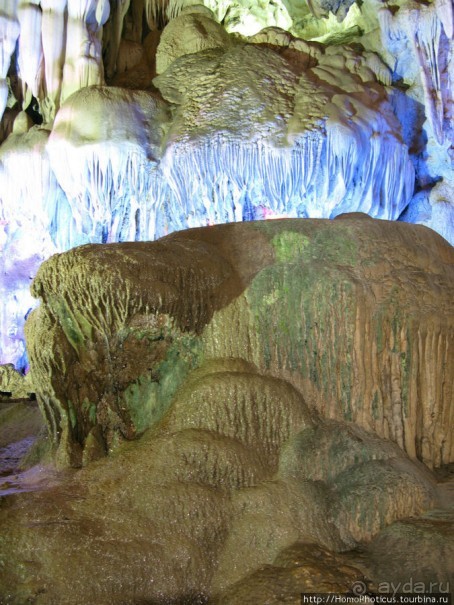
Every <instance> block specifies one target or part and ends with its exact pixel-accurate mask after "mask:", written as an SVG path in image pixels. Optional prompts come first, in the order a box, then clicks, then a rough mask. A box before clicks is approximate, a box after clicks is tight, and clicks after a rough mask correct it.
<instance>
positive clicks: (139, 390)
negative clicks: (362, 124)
mask: <svg viewBox="0 0 454 605" xmlns="http://www.w3.org/2000/svg"><path fill="white" fill-rule="evenodd" d="M453 260H454V259H453V249H452V247H450V246H449V245H448V244H447V243H446V242H445V241H444V240H443V239H442V238H441V237H439V236H438V235H436V234H434V233H433V232H431V231H430V230H428V229H425V228H423V227H416V226H410V225H403V224H398V223H393V224H387V223H385V222H383V221H375V220H373V219H370V218H367V217H366V218H364V217H363V216H361V215H353V216H346V217H342V218H339V219H336V220H335V221H325V220H316V221H314V220H279V221H269V222H264V223H263V222H262V223H254V222H251V223H242V224H230V225H223V226H213V227H209V228H203V229H194V230H189V231H186V232H180V233H175V234H172V235H170V236H168V237H166V238H163V239H162V240H159V241H157V242H154V243H135V244H116V245H109V246H103V245H95V246H93V245H89V246H84V247H81V248H77V249H75V250H73V251H71V252H68V253H65V254H62V255H59V256H55V257H53V258H52V259H50V260H49V261H48V262H46V263H45V264H44V265H43V266H42V267H41V269H40V271H39V273H38V276H37V278H36V279H35V281H34V284H33V293H34V294H35V295H36V296H39V297H40V298H41V305H40V307H39V308H38V309H37V310H36V311H34V312H33V313H32V315H31V316H30V318H29V320H28V323H27V336H28V343H29V351H30V359H31V367H32V379H33V381H34V385H35V387H36V392H37V397H38V402H39V405H40V407H41V410H42V412H43V415H44V417H45V418H46V422H47V425H48V429H49V435H50V439H51V441H52V443H53V447H54V452H55V457H56V461H57V464H58V465H59V467H60V468H62V467H65V470H61V473H62V475H61V478H60V480H59V482H57V484H55V478H54V477H53V482H54V483H53V486H51V487H48V488H47V490H44V491H41V492H39V491H38V492H33V493H28V494H17V495H15V496H9V497H8V499H5V500H3V502H2V508H1V509H0V521H1V523H2V526H3V527H4V531H2V538H1V540H0V559H1V560H2V561H3V574H2V577H3V579H2V580H0V594H2V591H3V593H4V594H6V595H7V598H8V599H9V600H6V601H5V602H6V603H11V604H16V603H23V602H26V600H27V599H29V598H33V599H34V602H35V603H37V604H40V605H41V604H43V605H44V604H46V605H48V604H50V603H59V605H63V604H68V605H69V604H71V605H72V604H76V603H78V604H79V603H90V604H92V605H107V604H109V605H115V604H120V603H128V604H129V603H130V604H131V605H132V604H138V603H204V602H213V603H215V602H219V603H232V604H233V603H251V604H252V603H257V605H259V604H260V605H262V604H263V603H265V602H270V603H278V602H282V601H280V600H279V599H280V598H284V596H285V598H286V599H287V601H286V602H295V603H297V602H298V599H299V595H300V593H301V592H304V591H306V592H311V591H312V592H313V591H317V590H322V591H330V590H331V591H341V592H346V591H348V590H351V589H352V587H353V585H354V583H355V582H362V583H363V584H361V586H367V585H368V583H369V579H370V580H371V581H372V582H374V583H375V584H374V585H375V586H376V585H377V582H379V581H380V579H381V578H383V576H380V573H381V572H382V571H383V570H385V571H383V573H385V574H387V573H389V572H388V568H386V563H384V562H383V557H381V556H380V553H382V552H383V549H384V548H386V545H387V544H390V543H392V544H393V545H394V546H393V550H394V551H395V552H397V551H398V549H399V544H400V542H399V540H400V539H401V537H402V536H403V538H402V539H403V540H404V543H405V544H407V543H408V544H409V546H408V548H413V550H414V549H415V544H416V539H415V538H411V539H410V538H409V537H408V535H407V534H408V532H407V534H406V533H405V525H403V526H402V527H403V528H404V529H400V526H399V523H401V522H402V521H401V520H405V519H407V518H409V517H418V516H420V515H424V514H426V512H427V511H430V510H431V509H434V508H436V507H437V506H441V505H443V506H445V507H446V502H445V501H442V500H443V498H442V494H441V492H440V489H439V487H438V485H437V482H436V480H435V476H434V475H433V474H432V473H431V472H430V471H429V470H428V468H427V466H429V467H431V466H439V465H440V464H442V463H447V462H449V461H452V459H453V451H452V448H453V441H452V438H453V435H452V420H451V417H450V414H452V399H451V398H452V390H450V389H452V381H450V379H449V377H450V376H451V377H452V375H453V343H452V338H453V313H452V296H453V294H454V293H453V284H454V280H453V271H454V265H453ZM421 461H423V462H425V463H426V465H427V466H426V465H424V464H423V463H422V462H421ZM71 465H72V466H73V467H77V466H79V467H80V466H83V468H81V469H79V470H74V469H71V468H69V467H70V466H71ZM430 523H432V525H433V527H434V529H433V535H434V536H435V538H436V534H437V532H438V533H440V531H441V532H443V527H444V525H443V524H441V525H440V524H438V525H437V518H436V517H434V520H432V521H431V522H430ZM427 526H428V523H424V522H421V524H420V527H421V528H424V527H426V530H425V532H423V533H424V535H423V534H422V533H421V532H420V533H421V535H423V541H424V544H425V548H426V549H427V544H428V543H430V535H432V534H431V533H430V531H432V530H428V529H427ZM393 528H395V529H394V530H393ZM440 528H441V529H440ZM383 532H387V533H383ZM410 533H411V532H410ZM382 535H383V537H382V538H381V536H382ZM405 536H407V538H406V537H405ZM428 536H429V537H428ZM405 540H407V541H406V542H405ZM410 542H411V544H410ZM368 543H370V547H367V548H369V551H368V554H367V557H368V563H367V565H366V564H365V563H364V560H363V559H361V557H359V556H358V557H356V558H355V556H352V555H351V554H350V555H346V554H343V553H345V552H346V551H349V550H351V549H354V548H357V547H359V546H361V545H362V546H361V547H362V548H365V546H364V545H367V544H368ZM433 544H434V548H435V550H436V549H437V548H439V546H438V545H440V544H441V546H440V548H447V546H446V544H445V542H443V541H441V542H440V541H439V540H438V541H437V539H434V543H433ZM437 552H438V551H437ZM440 552H441V550H440ZM443 552H444V551H443ZM393 556H394V555H393ZM374 557H375V558H374ZM392 560H393V559H392V558H391V559H390V561H392ZM394 561H395V559H394ZM424 561H425V560H424ZM380 566H381V567H380ZM388 567H389V565H388ZM394 568H395V569H399V564H397V565H396V564H395V565H394ZM377 570H378V571H377ZM451 572H452V570H450V568H449V564H447V565H446V568H443V569H442V571H441V575H442V576H443V577H442V580H444V579H446V577H447V576H449V574H450V573H451ZM424 573H425V574H426V575H425V576H424V578H432V577H434V578H436V579H437V578H438V579H439V576H437V573H438V572H437V570H436V563H434V556H433V555H431V556H428V557H427V565H426V568H425V572H424ZM365 575H367V577H368V579H367V578H366V579H365ZM384 577H385V578H386V577H387V576H386V575H385V576H384ZM393 577H394V578H395V577H396V575H394V576H393ZM5 598H6V597H5ZM21 599H22V600H21ZM292 599H293V600H292Z"/></svg>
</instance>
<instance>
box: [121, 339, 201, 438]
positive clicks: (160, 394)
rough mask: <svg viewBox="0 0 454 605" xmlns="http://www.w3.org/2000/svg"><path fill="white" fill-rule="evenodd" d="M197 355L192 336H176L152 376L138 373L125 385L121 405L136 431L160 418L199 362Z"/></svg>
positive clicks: (198, 352) (195, 340)
mask: <svg viewBox="0 0 454 605" xmlns="http://www.w3.org/2000/svg"><path fill="white" fill-rule="evenodd" d="M200 355H201V353H200V345H199V344H198V342H197V338H196V337H195V336H191V335H183V336H180V337H179V338H177V339H175V341H174V343H173V344H172V345H171V346H170V347H169V349H168V350H167V354H166V356H165V358H164V359H163V360H162V361H161V362H160V363H159V364H157V366H156V368H154V369H153V375H142V376H139V377H138V378H137V380H136V381H135V382H133V383H131V384H130V385H129V386H128V387H127V389H126V390H125V391H124V393H123V405H124V407H125V408H126V410H127V412H128V413H129V416H130V418H131V422H132V423H133V425H134V427H135V429H136V432H137V433H138V434H140V433H143V431H145V430H146V429H147V428H150V427H151V426H153V425H154V424H156V422H158V421H159V420H160V419H161V418H162V417H163V415H164V413H165V412H166V411H167V409H168V408H169V406H170V404H171V402H172V399H173V397H174V395H175V393H176V391H177V390H178V388H179V387H180V386H181V385H182V384H183V382H184V381H185V378H186V376H187V374H188V373H189V372H190V371H191V370H193V369H194V368H195V367H197V366H198V365H199V363H200Z"/></svg>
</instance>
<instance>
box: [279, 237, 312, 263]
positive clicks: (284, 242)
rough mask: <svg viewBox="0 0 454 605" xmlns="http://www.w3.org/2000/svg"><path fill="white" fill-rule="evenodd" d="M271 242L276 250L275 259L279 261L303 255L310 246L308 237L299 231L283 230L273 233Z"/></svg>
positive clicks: (296, 258)
mask: <svg viewBox="0 0 454 605" xmlns="http://www.w3.org/2000/svg"><path fill="white" fill-rule="evenodd" d="M271 243H272V245H273V248H274V250H275V252H276V260H277V261H278V262H279V263H288V262H292V261H295V260H298V259H299V258H301V257H302V256H303V254H304V252H305V251H306V250H307V248H308V247H309V246H310V239H309V238H308V237H307V236H306V235H303V234H301V233H295V232H294V231H284V232H283V233H278V234H277V235H275V236H274V237H273V239H272V242H271Z"/></svg>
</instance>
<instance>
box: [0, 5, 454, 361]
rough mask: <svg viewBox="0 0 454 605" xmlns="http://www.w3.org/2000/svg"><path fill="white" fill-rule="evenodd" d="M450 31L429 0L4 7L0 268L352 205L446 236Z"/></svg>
mask: <svg viewBox="0 0 454 605" xmlns="http://www.w3.org/2000/svg"><path fill="white" fill-rule="evenodd" d="M452 21H453V16H452V7H450V5H449V3H446V2H443V0H439V1H438V0H437V2H433V3H429V4H428V5H427V6H426V5H425V4H421V3H420V2H414V1H413V0H398V1H396V2H395V3H394V4H393V6H392V7H388V6H384V5H383V4H382V3H377V2H376V0H366V1H365V2H364V3H363V4H361V6H359V3H351V2H350V1H345V2H340V1H336V2H334V1H333V2H331V1H319V0H308V2H302V3H300V2H298V3H296V2H292V1H290V0H286V2H282V1H281V0H279V1H278V0H275V1H273V2H264V1H262V0H261V1H260V2H258V1H257V0H236V1H235V2H233V3H227V4H226V3H224V2H219V1H218V0H204V2H203V4H197V0H159V1H158V0H146V1H144V2H142V1H134V2H130V0H124V1H123V0H122V1H121V2H117V3H114V2H109V1H108V0H90V1H88V0H87V1H85V2H82V3H80V2H79V3H78V2H75V1H74V0H45V1H44V0H43V2H41V3H38V2H34V1H31V2H28V1H25V0H24V1H22V0H21V1H20V2H15V1H13V0H8V2H7V4H6V5H5V8H4V11H3V13H2V17H1V23H0V86H1V94H0V96H1V100H0V114H3V110H4V109H5V112H4V119H3V120H2V123H1V124H0V133H1V139H2V140H3V139H6V137H7V140H5V141H4V142H3V144H2V146H1V150H0V229H1V234H2V235H1V238H0V241H1V242H2V244H1V245H2V260H1V261H0V262H1V263H5V264H7V263H6V262H5V261H4V259H5V258H7V257H8V256H11V255H14V254H15V250H16V243H17V242H18V241H19V240H20V241H21V242H22V244H23V243H24V241H26V242H27V245H26V246H24V245H22V248H23V250H22V254H21V257H20V258H21V259H22V260H23V259H24V254H25V250H27V253H28V259H27V263H28V265H29V267H30V274H31V275H32V276H34V275H35V273H36V268H37V264H38V262H37V259H38V258H39V259H40V260H43V259H44V258H48V257H49V256H50V255H51V254H52V253H53V252H55V251H63V250H66V249H69V248H71V247H73V246H74V245H78V244H82V243H86V242H91V243H94V242H105V241H125V240H126V241H133V240H149V239H156V238H158V237H161V236H163V235H165V234H167V233H169V232H171V231H174V230H179V229H185V228H187V227H197V226H203V225H206V224H213V223H223V222H227V221H228V222H231V221H243V220H251V219H261V218H267V217H269V216H270V215H272V216H276V215H277V216H286V217H295V216H297V217H317V218H333V217H334V216H336V215H337V214H339V213H341V212H351V211H361V212H366V213H368V214H369V215H371V216H373V217H380V218H386V219H391V220H396V219H399V220H405V221H410V222H417V223H422V224H425V225H427V226H429V227H431V228H433V229H435V230H436V231H438V232H439V233H441V234H442V235H443V237H445V238H446V239H447V240H448V241H451V242H453V241H454V239H453V226H452V225H453V215H454V212H453V205H452V198H453V183H454V179H453V173H452V149H451V146H450V145H451V141H452V138H453V132H454V130H453V128H454V127H453V115H452V103H450V99H451V98H452V91H453V83H452V76H451V73H452V57H453V53H452ZM156 74H159V76H158V77H157V78H156V77H155V76H156ZM155 86H157V87H158V88H159V90H156V88H155ZM160 94H161V95H162V97H163V98H161V97H160ZM87 114H89V115H87ZM126 116H128V118H127V119H126ZM120 124H121V126H119V125H120ZM88 126H90V127H89V128H88ZM10 133H12V134H10ZM8 134H9V136H7V135H8ZM38 139H39V140H38ZM47 140H48V142H47ZM147 140H148V142H150V141H151V148H152V152H151V154H149V153H148V151H151V148H150V149H148V151H145V149H146V148H147V144H148V143H147V142H146V141H147ZM76 141H78V142H77V143H76ZM134 150H135V151H134ZM136 152H137V153H136ZM49 160H50V163H49ZM28 167H30V168H31V169H30V170H28V169H27V168H28ZM39 167H41V168H42V173H41V174H39V172H38V168H39ZM69 167H70V168H69ZM16 214H18V215H19V216H20V217H21V219H23V222H22V220H19V221H18V220H16V218H15V215H16ZM36 214H39V215H40V216H41V219H42V220H41V219H40V220H39V221H37V222H36V221H34V217H35V215H36ZM30 222H35V223H36V225H35V227H34V230H35V232H36V233H35V236H34V237H30V236H29V223H30ZM50 240H52V244H51V245H50ZM6 273H7V274H8V272H7V271H6ZM0 275H1V277H0V291H1V292H2V293H4V295H3V296H2V302H1V303H0V315H1V316H2V317H1V331H0V363H14V364H15V366H16V368H17V369H20V370H21V371H24V370H25V369H26V367H27V360H26V357H25V355H24V344H23V333H22V322H23V317H24V315H26V313H27V312H28V310H29V308H30V301H29V296H28V294H27V290H28V277H27V280H24V281H22V283H20V284H19V283H18V281H17V280H12V282H10V280H9V277H5V276H4V275H3V272H2V273H1V274H0ZM8 276H9V274H8ZM3 301H4V302H3ZM11 301H15V312H14V313H12V312H11ZM17 316H18V317H17ZM18 326H19V328H18V330H17V331H16V332H15V330H16V328H17V327H18ZM12 333H15V334H17V335H15V336H14V338H13V339H11V338H10V336H9V334H12ZM12 341H13V342H12Z"/></svg>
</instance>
